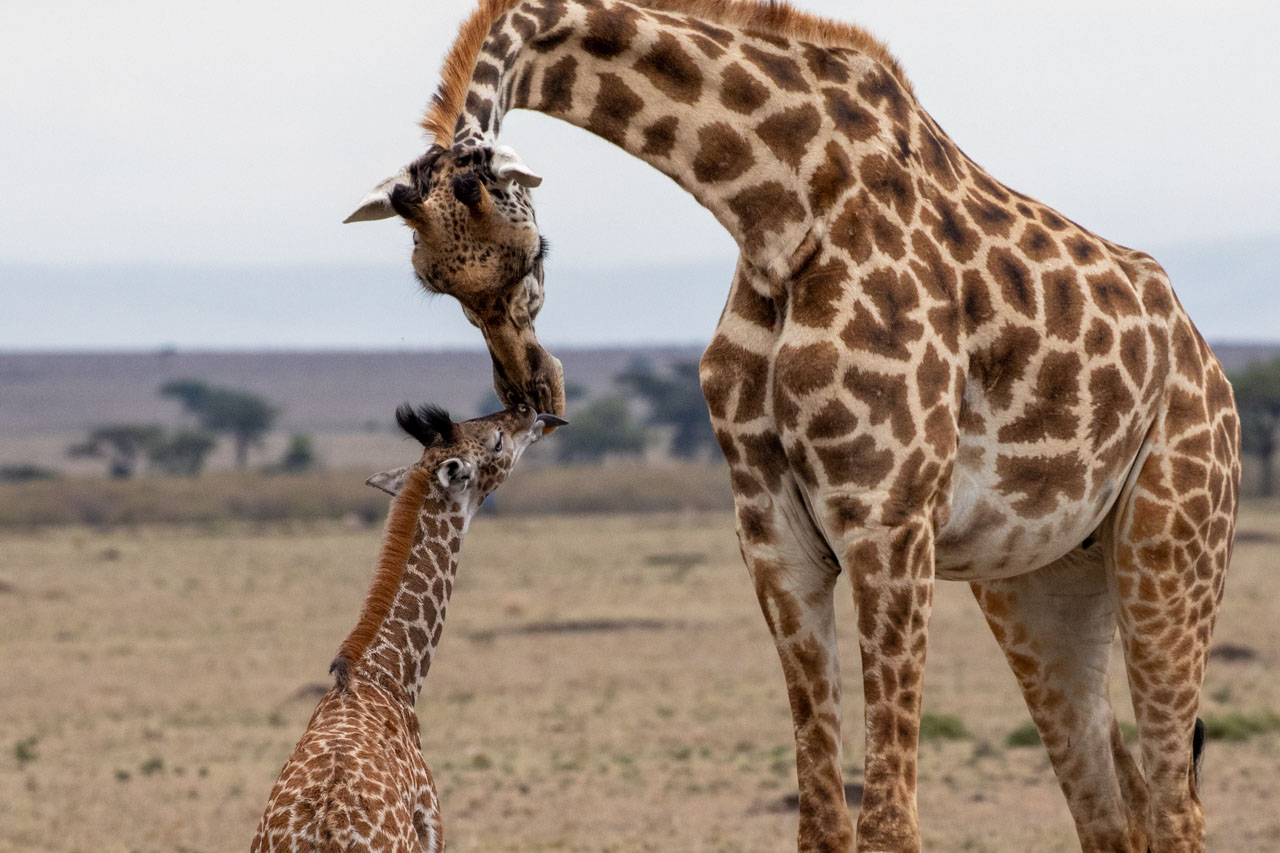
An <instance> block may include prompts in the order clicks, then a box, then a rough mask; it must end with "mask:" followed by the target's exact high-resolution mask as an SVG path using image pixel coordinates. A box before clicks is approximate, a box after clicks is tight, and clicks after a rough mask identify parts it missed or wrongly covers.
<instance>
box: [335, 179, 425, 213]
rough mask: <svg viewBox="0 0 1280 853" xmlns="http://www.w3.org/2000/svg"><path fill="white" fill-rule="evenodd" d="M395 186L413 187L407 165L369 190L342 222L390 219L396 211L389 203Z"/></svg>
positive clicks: (410, 188)
mask: <svg viewBox="0 0 1280 853" xmlns="http://www.w3.org/2000/svg"><path fill="white" fill-rule="evenodd" d="M397 187H405V188H406V189H409V190H412V189H413V179H412V178H411V177H409V169H408V168H407V167H406V168H404V169H401V170H400V171H399V172H396V173H395V174H394V175H392V176H391V177H389V178H387V179H386V180H385V181H382V182H381V183H379V184H378V185H377V186H376V187H374V188H373V189H371V190H369V194H368V195H366V196H365V197H364V198H363V199H361V200H360V205H359V206H358V207H357V208H356V209H355V212H354V213H352V214H351V215H350V216H348V217H347V218H346V219H344V220H342V221H343V223H344V224H345V223H348V222H372V221H373V220H375V219H390V218H391V217H393V216H395V215H396V213H397V211H396V209H395V207H394V206H393V205H392V204H391V196H392V194H393V193H395V191H396V188H397Z"/></svg>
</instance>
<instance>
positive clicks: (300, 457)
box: [280, 432, 320, 474]
mask: <svg viewBox="0 0 1280 853" xmlns="http://www.w3.org/2000/svg"><path fill="white" fill-rule="evenodd" d="M319 464H320V459H319V457H317V456H316V449H315V445H314V443H313V442H312V440H311V436H309V435H307V434H306V433H304V432H295V433H294V434H293V435H292V436H291V437H290V439H289V446H288V447H287V448H286V449H285V451H284V455H283V456H281V457H280V470H281V471H284V472H285V473H287V474H301V473H302V472H304V471H310V470H311V469H312V468H315V467H317V466H318V465H319Z"/></svg>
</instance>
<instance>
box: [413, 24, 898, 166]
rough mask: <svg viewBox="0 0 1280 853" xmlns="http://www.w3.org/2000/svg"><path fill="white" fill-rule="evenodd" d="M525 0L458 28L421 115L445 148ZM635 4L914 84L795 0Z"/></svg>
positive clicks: (876, 43)
mask: <svg viewBox="0 0 1280 853" xmlns="http://www.w3.org/2000/svg"><path fill="white" fill-rule="evenodd" d="M521 2H523V0H480V3H479V5H477V6H476V9H475V11H474V12H472V13H471V15H470V16H468V17H467V19H466V20H465V21H463V22H462V25H461V26H460V27H459V28H458V35H457V37H456V38H455V39H454V41H453V45H452V46H451V47H450V48H449V53H448V54H447V55H446V56H445V59H444V65H443V66H442V67H441V69H440V86H439V88H437V89H436V92H435V94H434V95H432V96H431V104H430V105H429V106H428V107H427V113H426V115H425V116H423V119H422V122H421V124H422V129H423V130H425V131H426V132H427V134H428V136H430V137H431V140H432V142H434V143H435V144H436V145H440V146H443V147H445V148H447V147H449V146H450V145H451V144H453V134H454V130H455V129H456V127H457V123H458V116H459V115H460V114H461V113H462V109H463V106H464V104H465V102H466V97H467V87H468V86H470V85H471V75H472V73H473V72H474V71H475V67H476V58H477V57H478V56H479V55H480V48H481V47H483V45H484V41H485V39H486V38H487V37H488V35H489V29H490V28H491V27H492V26H493V24H494V23H495V22H496V21H497V20H498V19H499V18H501V17H502V16H503V15H505V14H506V13H507V12H509V11H510V10H511V9H513V8H515V7H516V6H517V5H519V4H520V3H521ZM630 2H631V3H633V4H634V5H636V6H639V7H641V8H643V9H649V10H652V11H655V12H666V13H671V14H679V15H688V16H690V17H692V18H696V19H699V20H702V21H707V22H709V23H713V24H723V25H727V26H736V27H741V28H743V29H748V30H757V31H760V32H765V33H770V34H773V35H778V36H782V37H784V38H795V39H801V40H804V41H809V42H813V43H814V44H819V45H823V46H826V47H849V48H854V49H855V50H859V51H862V52H864V53H866V54H868V55H869V56H871V57H872V58H874V59H876V60H878V61H879V62H881V63H883V64H884V66H885V67H886V68H888V69H889V70H890V71H891V72H892V73H893V76H894V77H896V78H897V79H898V82H899V83H900V84H901V85H902V87H903V89H905V90H906V91H907V92H911V91H912V89H911V83H910V81H908V80H907V75H906V73H905V72H903V70H902V66H901V65H899V63H898V60H897V58H896V57H894V55H893V54H892V53H890V52H889V48H888V47H887V46H885V44H884V43H883V42H881V41H880V40H878V39H877V38H876V37H875V36H873V35H871V34H870V33H869V32H867V31H866V30H864V29H862V28H861V27H859V26H856V25H854V24H849V23H844V22H842V21H832V20H830V19H828V18H821V17H818V16H817V15H810V14H808V13H807V12H801V11H800V10H798V9H796V8H795V7H794V6H792V5H791V4H790V3H786V2H780V1H779V0H765V2H750V0H630Z"/></svg>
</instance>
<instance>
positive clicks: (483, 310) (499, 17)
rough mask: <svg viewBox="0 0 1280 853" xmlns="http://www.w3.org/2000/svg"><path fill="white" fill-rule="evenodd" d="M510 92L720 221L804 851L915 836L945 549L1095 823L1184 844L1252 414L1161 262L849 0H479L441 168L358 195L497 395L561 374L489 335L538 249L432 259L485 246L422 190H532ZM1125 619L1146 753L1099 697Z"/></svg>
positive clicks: (742, 418)
mask: <svg viewBox="0 0 1280 853" xmlns="http://www.w3.org/2000/svg"><path fill="white" fill-rule="evenodd" d="M518 108H524V109H534V110H538V111H541V112H544V113H547V114H549V115H552V116H554V117H556V118H560V119H563V120H565V121H569V122H571V123H574V124H577V125H579V126H581V127H584V128H586V129H587V130H590V131H592V132H593V133H595V134H597V135H599V136H601V137H603V138H605V139H607V140H609V141H611V142H613V143H614V144H616V145H618V146H619V147H622V148H623V149H625V150H627V151H628V152H630V153H631V154H633V155H635V156H637V157H639V158H641V159H643V160H645V161H647V162H649V163H650V164H652V165H653V166H654V167H655V168H657V169H658V170H660V171H662V172H663V173H664V174H666V175H668V176H669V177H671V178H672V179H674V180H675V181H677V182H678V183H679V184H680V185H681V186H682V187H684V188H685V189H686V190H688V191H689V192H690V193H691V194H692V195H693V196H694V197H695V198H697V200H698V201H699V202H700V203H701V204H703V205H704V206H705V207H707V208H708V209H709V210H710V211H711V212H712V213H713V214H715V216H716V217H717V218H718V219H719V221H720V222H721V223H722V224H723V225H724V227H725V228H726V229H727V230H729V232H730V233H731V234H732V235H733V236H734V238H735V239H736V240H737V242H738V244H739V246H740V248H741V255H740V258H739V261H738V265H737V269H736V272H735V275H734V280H733V283H732V285H731V288H730V293H729V297H728V301H727V304H726V306H725V310H724V313H723V314H722V316H721V319H720V323H719V325H718V327H717V329H716V333H715V336H714V337H713V339H712V341H711V343H710V345H709V346H708V347H707V350H706V352H705V353H704V355H703V357H702V362H701V369H700V378H701V382H702V388H703V392H704V394H705V396H706V399H707V404H708V407H709V409H710V412H711V418H712V423H713V425H714V426H715V429H716V434H717V438H718V440H719V443H720V446H721V448H722V450H723V451H724V455H725V457H726V459H727V461H728V463H729V467H730V472H731V477H732V484H733V489H734V497H735V512H736V523H737V529H738V536H739V542H740V545H741V550H742V554H743V558H744V560H745V562H746V564H747V568H748V571H749V573H750V575H751V578H752V582H753V584H754V586H755V589H756V593H757V596H758V598H759V601H760V605H761V609H762V611H763V614H764V616H765V620H766V622H767V624H768V626H769V629H770V631H771V633H772V634H773V637H774V640H775V644H776V646H777V650H778V654H779V658H780V661H781V663H782V669H783V674H784V677H785V679H786V683H787V692H788V697H789V700H790V702H791V708H792V716H793V726H794V729H795V737H796V748H797V756H796V760H797V770H798V777H799V785H800V827H799V846H800V848H801V849H803V850H847V849H854V848H855V845H856V849H858V850H860V851H873V850H894V851H912V850H917V849H919V843H920V836H919V829H918V818H917V810H916V797H915V785H916V762H917V755H916V752H917V739H918V728H919V715H920V701H921V694H922V689H923V674H924V661H925V650H926V645H927V642H926V640H927V626H928V620H929V613H930V606H931V602H932V594H933V582H934V579H935V578H938V577H941V578H948V579H955V580H965V581H968V582H969V583H970V584H971V587H972V589H973V592H974V595H975V596H976V598H977V601H978V603H979V604H980V605H981V607H982V610H983V612H984V615H985V616H986V618H987V621H988V623H989V624H990V626H991V629H992V632H993V634H994V636H995V638H996V640H997V642H998V643H999V644H1000V646H1001V648H1002V649H1003V650H1004V652H1005V654H1006V657H1007V658H1008V660H1009V663H1010V666H1011V668H1012V670H1013V672H1014V674H1015V676H1016V677H1017V679H1018V681H1019V684H1020V685H1021V687H1022V690H1023V695H1024V697H1025V699H1026V701H1027V705H1028V708H1029V710H1030V711H1031V714H1032V717H1033V718H1034V719H1035V721H1036V724H1037V726H1038V728H1039V730H1040V732H1041V736H1042V739H1043V740H1044V742H1045V745H1046V748H1047V750H1048V752H1049V755H1050V758H1051V760H1052V762H1053V766H1054V769H1055V772H1056V773H1057V775H1058V778H1059V782H1060V784H1061V786H1062V789H1063V792H1064V794H1065V795H1066V798H1067V801H1068V804H1069V805H1070V807H1071V811H1072V816H1073V818H1074V820H1075V824H1076V829H1077V832H1078V834H1079V837H1080V841H1081V845H1082V848H1083V849H1085V850H1088V851H1095V850H1097V851H1102V850H1107V851H1111V850H1125V851H1138V853H1141V851H1145V850H1147V849H1148V848H1149V849H1151V850H1153V851H1157V853H1164V851H1190V850H1201V849H1203V846H1204V820H1203V815H1202V811H1201V807H1200V802H1199V798H1198V794H1197V792H1196V783H1195V779H1194V771H1193V767H1192V732H1193V727H1194V723H1195V712H1196V708H1197V704H1198V695H1199V689H1200V685H1201V683H1202V680H1203V674H1204V665H1205V662H1206V659H1207V652H1208V644H1209V638H1210V635H1211V632H1212V628H1213V623H1214V618H1215V615H1216V612H1217V605H1218V602H1219V601H1220V598H1221V594H1222V589H1223V582H1224V578H1225V573H1226V567H1227V562H1228V559H1229V554H1230V546H1231V537H1232V533H1233V528H1234V521H1235V509H1236V500H1237V495H1238V484H1239V424H1238V418H1237V415H1236V412H1235V408H1234V403H1233V400H1232V396H1231V390H1230V386H1229V385H1228V383H1227V381H1226V379H1225V377H1224V375H1223V373H1222V370H1221V368H1220V366H1219V365H1218V363H1217V361H1216V360H1215V359H1214V358H1213V356H1212V354H1211V353H1210V352H1209V349H1208V347H1207V346H1206V345H1205V343H1204V341H1203V340H1202V339H1201V338H1200V336H1199V335H1198V333H1197V332H1196V331H1195V328H1194V326H1193V325H1192V324H1191V321H1190V319H1189V318H1188V317H1187V316H1186V314H1185V312H1184V311H1183V309H1182V307H1181V305H1180V304H1179V303H1178V301H1177V299H1176V297H1175V296H1174V294H1173V291H1172V288H1171V287H1170V284H1169V281H1168V278H1167V276H1166V275H1165V273H1164V271H1163V270H1162V269H1161V268H1160V267H1159V265H1158V264H1157V263H1156V262H1155V261H1154V260H1152V259H1151V258H1150V257H1149V256H1147V255H1145V254H1142V253H1141V252H1137V251H1134V250H1131V249H1128V248H1125V247H1122V246H1119V245H1116V244H1114V243H1111V242H1109V241H1107V240H1105V239H1103V238H1101V237H1098V236H1097V235H1095V234H1093V233H1091V232H1089V231H1087V230H1086V229H1084V228H1082V227H1081V226H1079V225H1077V224H1076V223H1074V222H1071V221H1070V220H1068V219H1067V218H1065V217H1064V216H1062V215H1061V214H1059V213H1057V212H1056V211H1054V210H1052V209H1051V208H1049V207H1047V206H1045V205H1043V204H1041V203H1039V202H1037V201H1035V200H1034V199H1031V198H1029V197H1027V196H1025V195H1022V194H1020V193H1018V192H1016V191H1014V190H1012V189H1010V188H1008V187H1006V186H1004V185H1003V184H1001V183H999V182H998V181H996V180H995V179H994V178H992V177H991V176H990V175H988V174H987V173H986V172H985V171H984V170H983V169H982V168H981V167H979V166H978V165H977V164H976V163H974V162H973V161H972V160H970V159H969V158H968V157H966V156H965V155H964V153H963V152H962V151H961V150H960V149H959V148H958V147H957V146H956V145H955V144H954V143H953V142H952V141H951V140H950V139H949V138H948V137H947V136H946V134H945V133H943V131H942V130H941V128H940V127H939V126H938V125H937V124H936V122H934V121H933V119H932V118H931V117H930V116H929V114H928V113H927V112H926V111H925V110H924V108H923V107H922V106H921V105H920V104H919V103H918V101H917V100H916V98H915V95H914V93H913V91H912V90H911V87H910V85H909V83H908V82H907V81H906V79H905V76H904V75H903V73H902V71H901V69H900V68H899V67H898V65H897V63H896V61H894V59H893V58H892V57H891V56H890V55H889V54H888V52H887V51H886V50H885V49H884V48H883V46H881V45H880V44H879V43H877V42H875V40H874V39H871V38H870V37H869V36H867V35H866V34H865V33H864V32H862V31H861V30H858V29H856V28H853V27H849V26H846V25H840V24H834V23H831V22H826V21H821V20H818V19H814V18H811V17H809V16H806V15H802V14H800V13H797V12H795V11H794V10H792V9H790V8H789V7H787V6H784V5H781V4H753V3H742V2H735V0H639V2H625V0H482V2H481V3H480V7H479V9H478V10H477V12H476V13H475V14H474V15H473V16H472V18H471V19H469V20H468V21H467V22H466V23H465V24H464V25H463V28H462V30H461V32H460V35H459V37H458V40H457V41H456V42H455V44H454V47H453V49H452V50H451V52H450V55H449V57H448V58H447V60H446V63H445V74H444V82H443V83H442V85H441V89H440V91H439V93H438V94H437V96H436V100H435V101H434V103H433V105H432V107H431V108H430V110H429V112H428V115H427V118H426V120H425V121H424V126H425V127H426V129H427V130H428V132H430V133H431V134H432V135H433V137H434V142H435V145H433V147H432V149H431V151H430V152H429V153H428V155H427V156H426V157H425V158H423V160H420V161H419V164H421V163H424V162H427V161H430V163H431V166H430V168H427V169H423V168H421V167H418V168H417V169H416V171H415V172H414V175H413V179H412V180H411V181H410V182H409V185H408V187H407V189H404V190H397V191H398V192H401V193H405V194H410V195H411V197H412V200H413V201H414V205H413V206H406V205H404V204H399V205H398V206H397V205H394V204H392V203H391V201H393V199H392V198H391V196H390V194H389V193H384V194H383V196H384V198H383V199H379V198H373V197H371V198H372V200H371V201H366V204H365V205H364V206H362V208H361V211H359V212H358V214H357V215H359V216H360V218H373V216H374V215H377V216H390V215H393V214H399V215H400V216H401V217H402V218H403V219H404V220H405V221H406V222H408V223H409V224H410V225H411V226H413V228H414V230H415V235H417V239H418V242H417V246H416V248H415V253H414V259H413V260H414V267H415V269H416V270H417V271H418V273H419V275H420V276H421V277H423V278H424V279H428V280H430V286H432V287H433V288H434V289H439V290H442V291H443V292H446V293H449V294H451V295H453V296H455V297H456V298H458V300H459V301H460V302H461V303H462V305H463V308H464V310H465V311H467V312H468V316H471V317H474V318H475V319H474V322H476V323H477V325H479V326H480V327H481V329H482V330H484V331H485V335H486V340H488V341H489V343H490V351H491V353H492V355H493V357H494V363H495V379H496V380H497V381H496V382H495V387H496V389H497V390H498V391H499V394H500V395H503V398H504V400H505V401H507V402H510V399H529V400H531V401H533V402H534V404H535V405H549V406H550V405H559V404H561V403H562V400H563V396H562V394H559V395H557V388H559V387H562V386H561V385H558V384H557V383H560V382H561V380H560V378H559V376H558V375H557V374H556V373H555V371H554V370H550V369H548V367H547V362H546V360H545V359H542V360H541V362H540V363H537V364H535V363H534V362H533V361H532V360H525V361H521V359H519V358H511V357H509V356H508V355H505V354H504V348H503V347H502V346H495V345H494V341H495V339H496V338H497V337H498V336H497V335H495V334H494V333H493V330H495V329H514V330H515V331H514V332H512V333H511V334H516V333H518V334H522V335H526V336H527V337H528V338H530V339H532V340H534V341H536V338H535V337H533V319H534V316H535V315H536V308H537V307H540V306H541V303H542V289H541V277H540V275H539V276H538V278H537V286H536V288H531V287H530V286H528V285H526V284H521V283H520V282H519V281H516V280H514V279H511V278H504V277H503V276H493V275H491V276H487V277H486V276H480V277H479V278H476V279H474V280H470V281H468V282H467V283H466V284H465V285H455V284H453V283H452V280H453V279H454V278H457V277H456V276H453V277H452V278H450V279H449V280H445V279H442V278H438V277H433V275H432V273H431V268H432V266H433V265H438V264H439V263H440V260H439V259H450V262H451V263H456V264H459V265H461V266H462V267H464V268H466V267H468V264H467V262H466V260H465V259H466V258H468V257H472V256H475V255H476V254H477V253H479V254H481V255H483V254H484V249H485V244H484V242H483V240H478V239H475V238H472V237H470V236H466V235H464V236H462V237H457V236H456V234H451V235H443V236H442V235H440V234H439V231H438V229H437V230H436V231H435V232H434V233H431V229H429V228H424V227H423V224H422V223H424V222H429V221H431V219H432V217H438V216H443V215H446V214H445V213H444V212H442V211H453V212H454V213H456V212H457V211H459V210H460V209H461V208H459V207H458V204H459V202H458V201H454V200H452V199H450V198H448V197H447V195H446V194H445V191H444V187H447V186H451V185H453V184H454V183H456V181H457V174H458V172H459V170H461V171H463V172H466V173H467V174H473V175H475V176H476V179H477V180H479V181H481V182H482V183H483V184H484V186H485V187H486V188H487V190H488V191H490V192H492V193H493V194H494V196H495V198H498V199H504V198H507V197H510V196H512V195H515V196H518V197H519V198H520V199H521V200H522V201H523V200H524V199H525V198H526V196H525V195H524V193H523V189H521V188H518V187H516V186H514V185H513V184H512V182H511V181H504V180H501V179H499V177H498V174H497V171H498V170H497V169H496V168H495V167H494V166H493V165H492V164H490V165H488V166H486V158H490V159H492V158H493V157H494V156H495V154H494V152H495V151H496V145H495V140H496V137H497V134H498V132H499V129H500V125H501V120H502V117H503V116H504V115H505V113H506V111H507V110H510V109H518ZM455 195H456V193H455ZM401 201H403V199H401ZM462 203H463V205H464V206H465V199H464V200H463V201H462ZM522 210H523V208H522ZM529 210H531V208H529ZM361 212H363V213H364V214H369V215H368V216H364V215H362V213H361ZM522 215H523V214H522ZM525 221H528V220H525ZM533 243H534V241H533V240H532V239H531V238H530V239H529V240H528V241H527V242H526V243H525V245H526V247H527V248H526V250H525V251H526V252H527V255H528V257H529V258H533V257H534V248H533ZM472 266H474V265H472ZM531 306H532V307H531ZM509 398H510V399H509ZM842 573H843V574H847V575H848V577H849V579H850V583H851V585H852V587H853V594H854V599H855V602H856V605H857V610H858V625H857V628H858V636H859V651H860V652H861V657H862V679H863V695H864V699H865V708H864V714H865V730H866V765H865V782H864V795H863V801H862V808H861V812H860V814H859V816H858V822H857V831H856V838H855V831H854V826H853V824H852V822H851V821H850V818H849V815H848V811H847V809H846V807H845V803H844V793H843V784H842V780H841V707H840V679H839V668H838V661H837V651H836V642H835V625H834V610H833V590H834V586H835V582H836V578H837V576H838V575H840V574H842ZM1117 628H1118V629H1119V632H1120V636H1121V639H1122V644H1123V646H1124V650H1125V662H1126V666H1127V668H1128V673H1129V680H1130V683H1131V685H1132V687H1133V695H1134V708H1135V713H1136V716H1137V721H1138V728H1139V732H1140V735H1141V751H1142V763H1143V769H1142V770H1141V771H1139V769H1138V767H1137V765H1136V763H1135V762H1134V759H1133V757H1132V756H1131V755H1130V754H1129V752H1128V750H1127V749H1126V748H1125V747H1124V744H1123V742H1122V739H1121V738H1120V733H1119V728H1118V726H1117V724H1116V720H1115V716H1114V713H1113V711H1112V708H1111V704H1110V700H1109V698H1108V696H1107V683H1106V678H1105V675H1106V668H1107V662H1108V660H1107V659H1108V653H1109V650H1110V644H1111V640H1112V638H1113V637H1114V636H1115V633H1116V631H1117Z"/></svg>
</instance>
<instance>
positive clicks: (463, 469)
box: [436, 456, 476, 492]
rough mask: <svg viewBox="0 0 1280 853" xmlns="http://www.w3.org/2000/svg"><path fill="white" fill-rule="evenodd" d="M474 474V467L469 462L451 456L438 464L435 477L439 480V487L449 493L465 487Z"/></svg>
mask: <svg viewBox="0 0 1280 853" xmlns="http://www.w3.org/2000/svg"><path fill="white" fill-rule="evenodd" d="M475 472H476V466H475V465H474V464H473V463H472V462H471V461H470V460H468V459H460V458H458V457H457V456H451V457H449V458H448V459H446V460H444V461H443V462H441V463H440V467H439V468H437V469H436V477H437V478H438V479H439V480H440V485H442V486H444V487H445V488H446V489H448V490H449V491H451V492H457V491H461V490H462V489H465V488H466V487H467V484H468V483H470V482H471V477H472V476H473V475H474V474H475Z"/></svg>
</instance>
